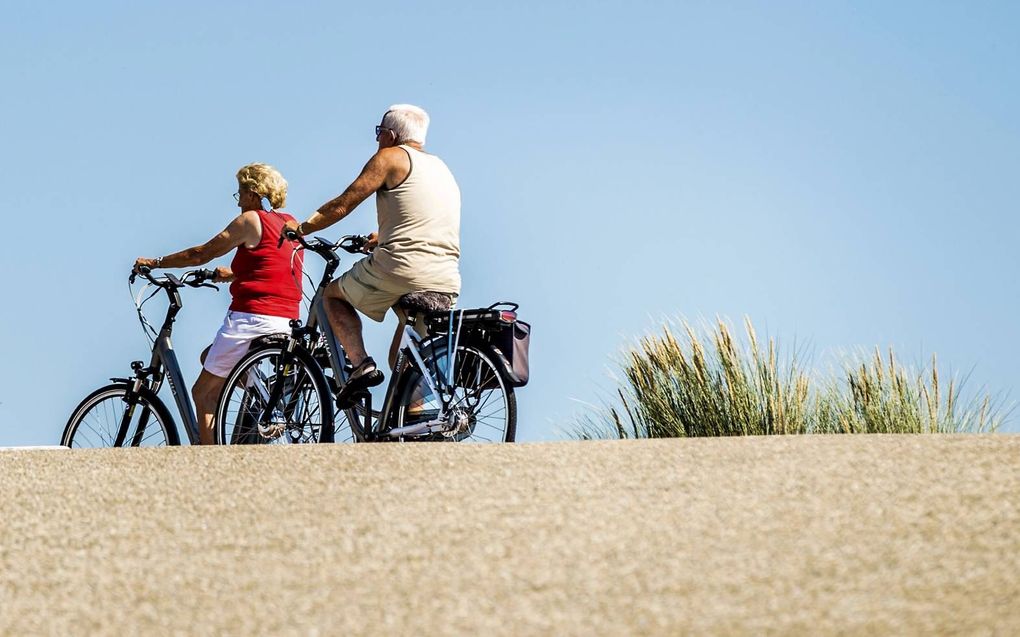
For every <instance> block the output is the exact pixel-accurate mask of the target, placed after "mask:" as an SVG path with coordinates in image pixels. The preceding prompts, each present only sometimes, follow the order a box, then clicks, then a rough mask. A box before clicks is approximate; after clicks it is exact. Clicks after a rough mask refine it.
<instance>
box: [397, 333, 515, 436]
mask: <svg viewBox="0 0 1020 637" xmlns="http://www.w3.org/2000/svg"><path fill="white" fill-rule="evenodd" d="M423 357H424V361H425V367H426V368H428V369H429V371H430V373H431V374H433V375H434V376H435V379H436V380H437V381H438V383H439V384H440V385H442V384H444V381H445V379H446V378H450V379H451V380H452V382H451V383H450V384H451V385H452V392H450V391H443V390H442V389H440V391H439V395H436V393H434V392H433V391H432V390H431V388H430V387H429V384H428V382H427V381H426V380H425V378H424V377H423V376H422V374H421V373H420V372H419V371H418V370H417V369H416V368H413V369H411V370H409V371H408V372H407V376H406V380H405V381H404V382H403V384H402V387H401V389H400V391H399V393H398V394H397V396H398V400H397V404H396V410H397V413H396V421H397V424H396V426H397V427H409V426H410V427H414V426H415V425H419V426H423V425H424V424H426V423H428V424H429V432H428V433H424V432H422V433H419V434H415V435H411V436H408V439H412V440H413V439H415V438H418V439H422V440H435V441H446V442H513V441H514V438H515V436H516V435H517V399H516V398H515V397H514V389H513V387H512V386H510V385H509V384H508V383H507V381H506V379H505V378H504V377H503V375H502V374H501V373H500V370H499V368H498V367H496V363H495V362H493V359H492V356H491V355H490V354H489V353H487V352H485V351H483V350H482V349H480V348H477V347H475V346H473V345H459V346H458V347H457V353H456V355H455V356H454V362H453V367H454V368H455V369H453V370H452V371H451V370H450V361H449V356H448V353H447V347H446V343H445V340H440V341H438V342H437V343H435V344H433V345H432V346H431V347H430V348H428V349H427V350H426V351H425V352H423ZM438 421H441V422H438Z"/></svg>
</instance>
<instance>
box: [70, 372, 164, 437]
mask: <svg viewBox="0 0 1020 637" xmlns="http://www.w3.org/2000/svg"><path fill="white" fill-rule="evenodd" d="M130 388H131V386H130V385H129V384H128V383H112V384H110V385H105V386H103V387H100V388H99V389H97V390H96V391H94V392H92V393H91V394H89V395H88V396H86V397H85V398H84V400H82V401H81V402H80V403H78V406H77V407H75V408H74V411H72V412H71V417H70V418H68V420H67V424H66V425H64V433H63V434H62V435H61V437H60V444H62V445H64V446H65V447H71V448H85V447H114V446H115V444H114V443H115V442H116V435H117V432H116V431H110V427H108V426H107V427H104V426H103V425H101V424H100V427H104V428H105V429H106V430H105V431H100V430H99V429H96V428H95V427H94V426H92V425H89V427H90V429H91V431H92V433H93V434H94V435H96V436H99V437H100V438H101V439H102V440H101V442H103V443H104V444H98V445H85V444H81V443H82V442H83V441H84V440H83V439H84V438H85V435H86V432H85V431H83V430H82V424H83V423H86V424H88V423H87V418H88V417H89V415H91V414H93V413H95V415H96V417H97V420H96V421H97V423H98V422H100V421H101V420H103V419H106V418H105V416H110V417H112V419H107V420H111V424H112V420H117V423H118V424H117V427H116V428H117V429H119V422H120V420H119V418H120V417H118V415H117V409H116V408H118V407H119V403H123V402H124V400H123V399H124V396H125V395H127V393H128V391H129V390H130ZM137 396H138V398H137V401H138V402H137V404H138V405H142V411H141V412H139V413H138V419H139V423H138V424H140V423H141V418H142V417H143V415H144V412H145V408H146V407H148V408H149V411H150V416H149V418H148V420H147V422H146V424H145V426H144V427H141V428H140V427H139V426H138V424H135V426H134V427H133V432H132V433H129V436H128V438H127V439H125V443H127V444H126V445H124V446H132V447H134V446H171V447H176V446H178V445H180V444H181V440H180V434H178V432H177V425H176V424H175V423H174V419H173V416H172V415H171V414H170V410H169V409H167V406H166V404H164V403H163V401H162V400H160V398H159V396H157V395H156V394H154V393H152V391H151V390H150V389H148V388H146V387H142V388H140V389H139V390H138V394H137ZM110 400H117V401H118V403H117V404H113V405H111V406H110V407H104V408H103V409H102V410H100V409H98V408H99V406H100V405H102V404H104V403H105V402H107V401H110ZM99 411H103V412H105V413H104V414H102V415H100V414H99ZM152 416H155V421H156V423H158V425H159V432H161V433H162V439H161V440H160V438H158V437H156V438H154V435H158V434H151V433H150V434H146V431H150V428H152V429H151V431H156V429H155V428H153V422H152V421H153V418H152ZM121 417H122V416H121ZM133 418H134V416H132V419H133ZM130 429H131V428H129V431H130ZM76 443H77V444H76ZM150 443H154V444H150Z"/></svg>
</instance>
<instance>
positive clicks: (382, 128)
mask: <svg viewBox="0 0 1020 637" xmlns="http://www.w3.org/2000/svg"><path fill="white" fill-rule="evenodd" d="M383 131H389V132H391V133H392V132H393V129H392V128H386V127H385V126H376V127H375V138H376V139H379V136H380V135H382V132H383Z"/></svg>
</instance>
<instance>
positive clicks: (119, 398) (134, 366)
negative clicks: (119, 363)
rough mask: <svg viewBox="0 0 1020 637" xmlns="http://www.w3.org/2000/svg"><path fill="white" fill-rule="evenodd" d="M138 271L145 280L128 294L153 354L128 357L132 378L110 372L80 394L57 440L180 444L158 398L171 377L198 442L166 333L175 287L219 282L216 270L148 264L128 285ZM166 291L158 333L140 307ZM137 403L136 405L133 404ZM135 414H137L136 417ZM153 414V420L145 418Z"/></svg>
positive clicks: (177, 301)
mask: <svg viewBox="0 0 1020 637" xmlns="http://www.w3.org/2000/svg"><path fill="white" fill-rule="evenodd" d="M137 276H142V277H143V278H145V279H146V280H148V284H146V285H145V286H143V287H142V288H141V290H139V292H138V295H137V296H134V295H133V294H132V298H133V299H134V302H135V310H136V311H137V312H138V320H139V322H140V323H141V324H142V331H143V332H144V333H145V336H146V338H148V339H149V342H150V343H151V344H152V358H151V359H150V362H149V365H148V366H143V364H142V361H133V362H132V363H131V370H132V371H133V372H134V376H133V377H132V378H111V379H110V380H111V381H112V384H110V385H106V386H104V387H100V388H99V389H97V390H96V391H94V392H92V393H91V394H89V395H88V396H86V397H85V399H84V400H82V401H81V403H79V404H78V406H77V407H76V408H75V409H74V411H72V412H71V417H70V418H69V419H68V421H67V425H65V427H64V433H63V435H62V436H61V444H62V445H64V446H66V447H123V446H125V445H126V444H127V445H129V446H132V447H140V446H164V445H173V446H175V445H179V444H181V439H180V434H179V433H178V431H177V426H176V424H175V423H174V419H173V416H172V415H171V413H170V410H169V409H168V408H167V406H166V404H165V403H164V402H163V401H162V400H161V399H160V398H159V396H158V394H159V390H160V388H161V387H162V385H163V381H164V380H166V381H168V382H169V383H170V390H171V391H172V392H173V396H174V401H175V402H176V403H177V409H178V411H179V413H180V416H181V420H182V421H183V422H184V430H185V432H186V433H187V435H188V440H189V441H190V442H191V444H193V445H194V444H198V419H197V417H196V416H195V410H194V408H193V407H192V405H191V397H190V395H189V394H188V391H187V388H186V386H185V383H184V376H183V374H182V373H181V368H180V365H179V364H178V362H177V354H176V353H175V352H174V348H173V344H172V342H171V340H170V335H171V333H172V332H173V325H174V321H175V320H176V318H177V313H178V312H180V311H181V307H182V302H181V294H180V289H181V288H183V287H185V286H188V287H192V288H200V287H208V288H213V289H214V290H219V288H218V287H217V286H215V285H212V284H211V283H206V281H210V280H212V279H213V277H214V276H215V272H214V271H212V270H192V271H190V272H186V273H185V274H184V275H183V276H182V277H181V278H177V277H176V276H174V275H173V274H170V273H167V274H165V275H163V276H161V277H154V276H152V274H151V272H150V270H149V268H139V270H138V271H137V272H135V271H132V273H131V276H130V277H129V278H128V289H129V290H132V291H133V288H132V287H131V286H133V285H134V283H135V280H136V277H137ZM150 286H154V287H156V288H157V289H156V290H155V291H154V292H153V293H152V294H150V295H149V296H148V297H147V298H145V300H142V296H143V295H144V294H145V291H146V290H147V289H148V288H149V287H150ZM160 290H163V291H164V292H166V294H167V297H168V298H169V300H170V305H169V306H168V307H167V311H166V317H165V319H164V320H163V326H162V327H161V328H160V330H159V332H158V334H157V332H156V330H155V328H153V327H152V325H151V324H150V323H149V321H148V320H147V319H146V318H145V314H144V313H143V312H142V307H143V306H144V305H145V303H147V302H148V301H149V300H150V299H152V298H153V297H154V296H156V295H157V294H159V291H160ZM139 406H141V410H139V409H138V407H139ZM136 416H137V418H136ZM150 419H154V420H155V426H154V425H153V423H151V422H150Z"/></svg>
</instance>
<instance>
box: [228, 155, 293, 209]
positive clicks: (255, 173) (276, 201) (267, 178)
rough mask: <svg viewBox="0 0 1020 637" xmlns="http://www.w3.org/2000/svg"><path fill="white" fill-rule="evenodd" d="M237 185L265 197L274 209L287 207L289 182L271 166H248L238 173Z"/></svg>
mask: <svg viewBox="0 0 1020 637" xmlns="http://www.w3.org/2000/svg"><path fill="white" fill-rule="evenodd" d="M237 185H238V186H239V187H241V188H244V189H245V190H250V191H252V192H253V193H255V194H256V195H258V196H260V197H265V198H266V199H268V200H269V203H270V204H271V205H272V206H273V208H283V207H284V206H285V205H287V180H286V179H284V178H283V175H281V174H280V171H279V170H277V169H275V168H273V167H272V166H270V165H269V164H248V165H247V166H244V167H242V168H241V170H239V171H237Z"/></svg>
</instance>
